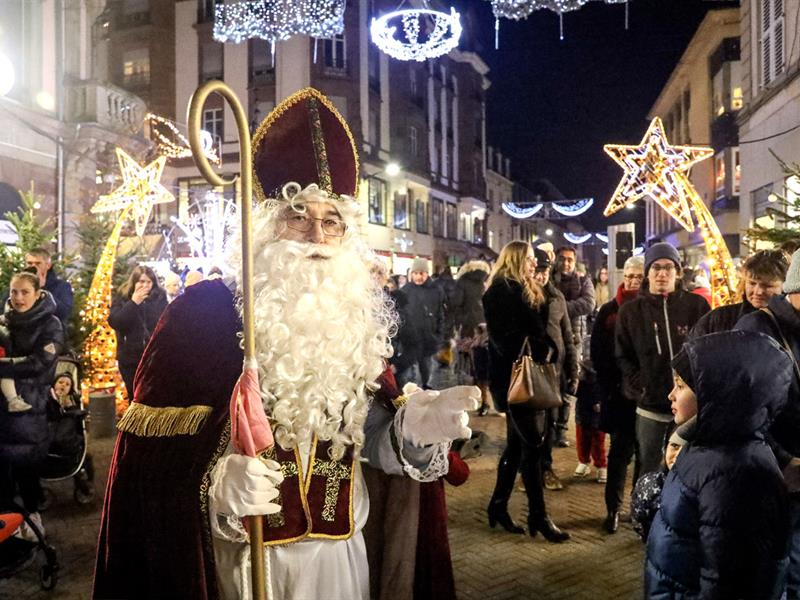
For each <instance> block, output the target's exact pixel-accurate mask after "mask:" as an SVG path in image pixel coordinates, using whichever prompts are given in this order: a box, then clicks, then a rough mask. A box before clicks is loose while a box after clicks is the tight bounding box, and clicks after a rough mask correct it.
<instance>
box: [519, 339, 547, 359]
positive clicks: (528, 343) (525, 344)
mask: <svg viewBox="0 0 800 600" xmlns="http://www.w3.org/2000/svg"><path fill="white" fill-rule="evenodd" d="M526 348H527V350H528V351H527V352H525V349H526ZM526 354H527V355H528V356H530V357H531V359H532V358H533V351H532V350H531V341H530V339H529V338H528V336H525V341H524V342H522V348H520V351H519V356H517V360H519V359H520V358H522V357H523V356H525V355H526ZM552 357H553V348H552V347H550V348H548V349H547V358H545V359H544V362H545V364H546V363H549V362H550V359H551V358H552Z"/></svg>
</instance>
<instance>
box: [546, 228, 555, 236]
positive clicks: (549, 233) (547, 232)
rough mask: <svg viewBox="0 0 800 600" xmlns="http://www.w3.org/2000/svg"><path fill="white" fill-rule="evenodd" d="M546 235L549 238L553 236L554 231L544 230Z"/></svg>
mask: <svg viewBox="0 0 800 600" xmlns="http://www.w3.org/2000/svg"><path fill="white" fill-rule="evenodd" d="M544 234H545V235H547V236H550V235H553V230H552V229H550V228H549V227H548V228H547V229H545V230H544Z"/></svg>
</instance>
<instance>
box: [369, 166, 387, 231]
mask: <svg viewBox="0 0 800 600" xmlns="http://www.w3.org/2000/svg"><path fill="white" fill-rule="evenodd" d="M369 222H370V223H374V224H376V225H386V182H385V181H381V180H380V179H375V178H374V177H373V178H371V179H370V180H369Z"/></svg>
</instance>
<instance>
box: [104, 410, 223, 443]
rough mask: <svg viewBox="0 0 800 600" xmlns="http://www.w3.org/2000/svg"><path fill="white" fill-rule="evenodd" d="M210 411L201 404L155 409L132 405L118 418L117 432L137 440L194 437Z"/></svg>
mask: <svg viewBox="0 0 800 600" xmlns="http://www.w3.org/2000/svg"><path fill="white" fill-rule="evenodd" d="M212 410H213V408H212V407H211V406H206V405H204V404H196V405H193V406H186V407H178V406H164V407H155V406H147V405H146V404H142V403H140V402H134V403H133V404H131V405H130V406H129V407H128V410H126V411H125V414H124V415H122V419H120V422H119V423H118V424H117V429H118V430H119V431H122V432H124V433H132V434H133V435H136V436H138V437H169V436H173V435H194V434H195V433H197V432H198V431H200V428H201V427H202V426H203V425H204V424H205V422H206V419H207V418H208V416H209V415H210V414H211V411H212Z"/></svg>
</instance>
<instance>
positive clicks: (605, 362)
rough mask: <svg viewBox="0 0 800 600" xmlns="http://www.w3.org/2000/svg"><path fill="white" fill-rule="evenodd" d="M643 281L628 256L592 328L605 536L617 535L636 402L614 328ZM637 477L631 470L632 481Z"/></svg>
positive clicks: (638, 260) (638, 265)
mask: <svg viewBox="0 0 800 600" xmlns="http://www.w3.org/2000/svg"><path fill="white" fill-rule="evenodd" d="M643 280H644V258H643V257H641V256H632V257H630V258H629V259H628V260H626V261H625V265H624V268H623V271H622V283H621V284H620V285H619V287H618V288H617V293H616V296H615V297H614V299H613V300H611V301H609V302H607V303H606V304H604V305H603V306H601V307H600V310H599V311H598V313H597V318H596V319H595V324H594V328H593V329H592V338H591V355H592V364H593V366H594V369H595V372H596V373H597V388H598V390H597V391H598V395H599V397H600V429H601V430H603V431H606V432H608V434H609V438H610V447H609V451H608V467H607V468H608V473H607V481H606V488H605V503H606V519H605V521H604V523H603V528H604V529H605V530H606V531H607V532H608V533H616V531H617V528H618V527H619V512H620V508H621V507H622V495H623V493H624V491H625V479H626V477H627V474H628V465H629V464H630V462H631V459H632V458H633V455H634V449H635V447H636V403H635V402H634V401H633V400H631V399H629V398H626V397H625V394H623V392H622V372H621V371H620V370H619V367H618V366H617V362H616V360H615V359H614V328H615V326H616V323H617V317H618V315H619V309H620V307H621V306H623V305H624V304H626V303H628V302H630V301H631V300H634V299H635V298H636V296H638V295H639V288H640V287H641V285H642V281H643ZM637 477H638V473H637V472H636V470H634V473H633V480H634V481H636V479H637Z"/></svg>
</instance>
